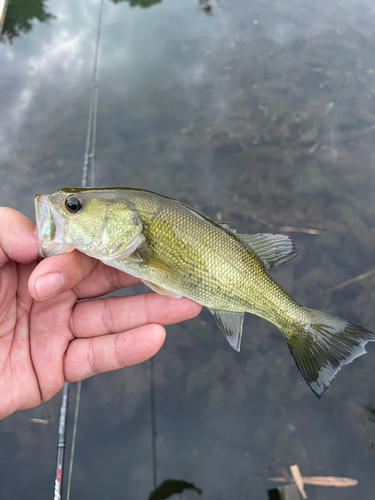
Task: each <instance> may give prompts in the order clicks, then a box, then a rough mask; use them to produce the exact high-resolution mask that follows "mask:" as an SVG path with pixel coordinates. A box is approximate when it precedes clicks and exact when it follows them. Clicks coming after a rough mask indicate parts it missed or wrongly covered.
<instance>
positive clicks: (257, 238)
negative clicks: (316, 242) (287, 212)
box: [237, 233, 298, 269]
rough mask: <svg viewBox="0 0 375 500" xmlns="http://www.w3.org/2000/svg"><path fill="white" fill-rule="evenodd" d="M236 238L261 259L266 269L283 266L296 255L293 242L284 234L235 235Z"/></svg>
mask: <svg viewBox="0 0 375 500" xmlns="http://www.w3.org/2000/svg"><path fill="white" fill-rule="evenodd" d="M237 237H238V238H240V240H241V241H242V242H243V243H245V245H247V246H248V247H250V249H251V250H253V251H254V252H255V253H256V254H257V256H258V257H259V258H260V259H262V261H263V262H264V264H265V266H266V268H267V269H269V268H271V267H276V266H278V265H280V264H284V262H288V261H289V260H291V259H293V258H294V257H296V256H297V255H298V251H297V247H296V245H295V243H294V241H293V240H292V239H291V238H289V236H286V235H285V234H271V233H258V234H237Z"/></svg>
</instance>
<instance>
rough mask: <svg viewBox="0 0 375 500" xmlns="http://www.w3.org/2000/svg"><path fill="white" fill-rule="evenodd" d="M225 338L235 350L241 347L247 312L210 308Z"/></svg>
mask: <svg viewBox="0 0 375 500" xmlns="http://www.w3.org/2000/svg"><path fill="white" fill-rule="evenodd" d="M209 311H210V312H211V313H212V315H213V317H214V318H215V321H216V323H217V325H218V326H219V328H220V329H221V330H222V332H223V333H224V335H225V338H226V339H227V341H228V342H229V344H230V345H231V346H232V347H233V349H234V350H235V351H239V350H240V347H241V337H242V326H243V319H244V315H245V313H236V312H227V311H217V310H216V309H209Z"/></svg>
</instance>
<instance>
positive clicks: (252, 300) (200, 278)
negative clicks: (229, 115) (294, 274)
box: [35, 187, 375, 398]
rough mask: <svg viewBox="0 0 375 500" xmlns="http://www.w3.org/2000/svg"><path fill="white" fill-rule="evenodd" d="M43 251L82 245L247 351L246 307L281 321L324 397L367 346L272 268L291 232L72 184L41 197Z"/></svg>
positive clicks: (149, 195) (169, 201)
mask: <svg viewBox="0 0 375 500" xmlns="http://www.w3.org/2000/svg"><path fill="white" fill-rule="evenodd" d="M35 210H36V222H37V234H38V238H39V253H40V256H41V257H42V258H45V257H48V256H51V255H57V254H60V253H64V252H70V251H72V250H74V249H77V250H79V251H80V252H83V253H85V254H87V255H89V256H90V257H94V258H96V259H98V260H100V261H102V262H103V263H104V264H106V265H108V266H112V267H114V268H116V269H119V270H120V271H124V272H126V273H128V274H130V275H132V276H135V277H137V278H139V279H140V280H141V281H143V283H145V284H146V285H148V286H149V287H150V288H151V289H152V290H154V291H155V292H158V293H160V294H162V295H167V296H169V297H174V298H179V297H187V298H189V299H192V300H193V301H195V302H197V303H199V304H201V305H202V306H205V307H207V308H208V309H209V311H210V312H211V313H212V315H213V317H214V318H215V320H216V323H217V325H218V326H219V328H220V329H221V330H222V331H223V333H224V335H225V337H226V339H227V340H228V342H229V344H230V345H231V346H232V347H233V349H235V350H236V351H239V350H240V346H241V339H242V331H243V321H244V314H245V313H251V314H255V315H257V316H260V317H261V318H264V319H266V320H268V321H270V322H271V323H273V324H274V325H275V326H276V327H277V328H279V330H280V331H281V333H282V334H283V335H284V338H285V340H286V343H287V346H288V348H289V351H290V353H291V354H292V356H293V358H294V360H295V362H296V365H297V367H298V369H299V371H300V372H301V374H302V376H303V378H304V379H305V381H306V383H307V384H308V386H309V387H310V389H311V390H312V392H313V393H314V394H315V395H316V396H317V397H318V398H321V397H322V395H323V394H324V393H325V391H326V390H327V389H328V387H329V386H330V385H331V383H332V381H333V379H334V378H335V376H336V374H337V372H338V371H339V370H340V369H341V368H342V367H343V366H345V365H347V364H348V363H351V362H352V361H353V360H354V359H355V358H357V357H359V356H361V355H363V354H365V353H366V350H365V345H366V344H367V342H374V341H375V334H374V333H373V332H371V331H370V330H368V329H366V328H364V327H362V326H360V325H358V324H356V323H352V322H349V321H346V320H345V319H341V318H338V317H336V316H332V315H330V314H327V313H325V312H321V311H317V310H314V309H309V308H307V307H305V306H303V305H301V304H299V303H298V302H297V301H296V300H294V299H293V297H292V296H291V295H289V293H288V292H286V291H285V290H284V289H283V288H282V287H281V286H280V285H279V284H278V283H277V282H276V281H275V280H274V279H273V277H272V276H271V275H270V273H269V270H270V269H271V268H273V267H276V266H278V265H280V264H283V263H286V262H288V261H290V260H291V259H293V258H294V257H295V256H296V255H297V253H298V252H297V248H296V245H295V243H294V242H293V240H292V239H291V238H289V237H288V236H287V235H283V234H271V233H258V234H239V233H237V232H236V231H235V230H234V229H231V228H230V227H229V225H228V224H227V223H225V222H222V221H218V220H215V219H214V218H212V217H209V216H207V215H205V214H203V213H202V212H201V211H199V210H197V209H195V208H192V207H189V206H188V205H186V204H184V203H182V202H180V201H178V200H175V199H173V198H169V197H166V196H163V195H160V194H157V193H154V192H152V191H147V190H143V189H134V188H128V187H123V188H118V187H108V188H75V187H73V188H63V189H60V190H58V191H56V192H54V193H52V194H38V195H36V197H35Z"/></svg>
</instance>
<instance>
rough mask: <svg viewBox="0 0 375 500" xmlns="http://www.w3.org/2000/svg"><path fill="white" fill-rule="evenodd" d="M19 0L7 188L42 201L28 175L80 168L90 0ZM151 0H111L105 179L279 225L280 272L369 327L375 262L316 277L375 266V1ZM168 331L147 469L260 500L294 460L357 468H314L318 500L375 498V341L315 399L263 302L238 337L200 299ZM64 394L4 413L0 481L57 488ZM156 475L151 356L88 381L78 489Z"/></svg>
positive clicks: (13, 495) (1, 185)
mask: <svg viewBox="0 0 375 500" xmlns="http://www.w3.org/2000/svg"><path fill="white" fill-rule="evenodd" d="M14 4H16V2H14ZM27 4H28V5H29V6H32V7H33V6H34V7H35V9H36V10H35V12H34V13H33V12H28V13H27V16H29V19H31V21H30V26H29V29H28V25H27V23H26V24H25V21H24V20H23V21H22V22H23V24H17V23H16V21H15V22H14V23H15V26H16V28H17V26H18V28H17V29H18V31H17V29H13V31H11V30H9V31H8V35H7V32H5V34H4V36H3V43H2V44H0V68H1V76H0V117H1V118H0V120H1V122H0V163H1V169H0V200H1V203H2V204H3V205H7V206H11V207H13V208H15V209H17V210H20V211H21V212H23V213H24V214H26V215H28V216H29V217H30V218H34V215H33V196H34V194H35V193H38V192H51V191H53V190H55V189H58V188H60V187H63V186H69V185H70V186H72V185H75V186H76V185H79V184H80V182H81V172H82V163H83V153H84V148H85V139H86V129H87V117H88V108H89V96H90V86H91V77H92V69H93V58H94V48H95V37H96V29H97V19H98V11H99V2H98V1H96V0H95V1H94V0H92V1H81V0H80V1H77V0H74V1H73V0H68V1H66V2H63V3H62V2H58V1H57V0H49V1H44V2H41V1H38V0H35V2H27ZM132 4H134V5H133V6H132ZM146 4H148V7H147V8H142V7H141V5H138V4H136V2H134V1H132V2H128V1H122V2H121V1H120V2H113V1H110V0H106V1H105V6H104V19H103V29H102V43H101V61H100V87H99V95H98V119H97V144H96V177H95V183H96V185H97V186H100V185H119V186H121V185H125V186H132V187H137V188H141V187H142V188H145V189H151V190H154V191H157V192H160V193H162V194H164V195H167V196H172V197H175V198H178V199H180V200H182V201H184V202H186V203H189V204H190V205H192V206H195V207H198V208H200V209H202V210H204V211H205V212H207V213H208V214H211V215H214V216H217V217H219V218H221V219H223V220H229V221H231V226H232V227H236V228H237V229H238V230H239V231H240V232H250V233H254V232H259V231H261V232H270V231H272V232H278V231H281V232H286V233H287V234H290V235H291V236H292V237H293V238H294V239H295V241H296V243H297V246H298V249H299V251H300V256H299V257H297V258H296V259H295V260H294V261H292V262H290V263H288V264H286V265H285V266H281V267H280V268H279V269H276V270H275V271H273V275H274V276H275V277H276V279H277V280H278V281H279V282H280V284H282V286H283V287H284V288H286V289H287V290H288V291H289V292H290V293H291V294H292V295H293V296H294V297H295V298H296V299H297V300H299V301H300V302H302V303H303V304H306V305H308V306H309V307H314V308H318V309H324V310H325V311H327V312H330V313H333V314H335V315H339V316H343V317H345V318H347V319H350V320H352V321H356V322H360V323H362V324H363V325H365V326H367V327H369V328H370V329H374V328H375V313H374V307H373V300H374V295H375V285H374V281H373V280H372V277H371V276H370V277H369V278H367V279H364V280H360V281H358V282H356V283H353V284H351V285H350V286H347V287H344V288H342V289H340V290H337V291H334V292H331V293H326V291H327V290H329V289H330V288H331V287H333V286H335V285H337V284H339V283H342V282H344V281H345V280H348V279H350V278H353V277H355V276H358V275H361V274H363V273H365V272H367V271H369V270H371V269H373V268H374V267H375V265H374V243H375V222H374V221H375V208H374V201H375V200H374V192H375V191H374V188H375V183H374V181H375V177H374V159H375V154H374V147H373V144H374V140H375V127H374V123H375V38H374V32H375V3H374V2H373V1H372V0H369V1H367V2H366V1H354V0H341V1H339V0H333V1H331V2H329V4H328V5H327V2H323V1H317V2H314V3H313V4H312V3H311V2H308V1H306V0H302V1H294V0H289V1H287V0H282V1H279V2H276V1H272V0H263V1H261V0H259V1H255V0H251V1H249V0H247V1H245V0H232V1H221V2H216V1H212V2H210V3H202V2H201V5H199V3H198V2H197V1H194V0H181V1H179V2H176V1H173V0H163V1H161V2H158V3H156V2H154V3H152V2H148V3H147V2H144V6H145V7H146ZM25 6H26V2H25V1H24V2H21V3H20V8H21V12H24V11H23V10H22V9H23V8H25ZM202 7H204V8H202ZM11 8H12V5H10V7H9V11H8V13H9V15H10V14H11ZM12 15H13V14H12ZM27 16H26V17H27ZM20 26H21V27H20ZM22 26H23V28H22ZM25 26H26V28H25ZM5 28H6V25H5ZM21 28H22V29H21ZM311 230H312V231H311ZM143 291H145V289H144V290H143ZM167 332H168V336H167V341H166V343H165V345H164V347H163V348H162V350H161V351H160V352H159V353H158V354H157V356H156V357H155V377H156V422H157V454H158V482H159V483H161V482H162V481H164V480H166V479H183V480H185V481H188V482H191V483H194V484H195V485H196V486H197V487H199V488H201V489H202V490H203V493H202V498H204V499H207V500H224V499H234V498H235V499H238V500H245V499H246V500H247V499H252V498H254V499H262V498H267V493H266V492H267V489H268V488H270V487H272V483H270V482H269V481H268V478H269V477H272V476H280V475H282V474H283V472H284V471H285V470H288V468H289V466H290V465H291V464H294V463H298V464H299V466H300V468H301V471H302V473H303V474H304V475H307V476H311V475H336V476H346V477H352V478H355V479H358V481H359V484H358V486H357V487H356V488H355V489H351V488H346V489H341V490H340V489H337V490H335V489H331V488H323V487H321V488H318V487H314V486H307V487H306V490H307V493H308V495H309V498H312V499H316V500H339V499H340V500H343V499H345V498H347V499H349V498H354V497H355V498H357V499H361V500H367V499H368V500H370V499H372V498H373V491H374V486H375V485H374V476H373V470H374V465H375V449H374V443H375V424H374V421H373V419H371V415H372V414H371V412H369V411H366V410H365V409H364V408H363V407H362V406H361V405H362V404H364V405H370V406H371V405H373V406H374V405H375V394H374V389H373V383H372V382H373V379H374V377H375V349H374V347H373V346H371V345H370V346H369V348H368V351H369V354H368V355H367V356H365V357H362V358H360V359H359V360H356V361H355V362H354V363H353V364H351V365H350V366H348V367H346V368H345V369H344V370H343V371H342V372H340V373H339V376H338V378H337V380H336V381H335V382H334V384H333V386H332V387H331V389H330V390H329V391H328V393H327V394H326V395H325V397H324V398H323V399H322V400H320V401H319V400H317V399H316V398H315V397H314V396H313V394H312V393H311V392H310V390H309V388H308V387H307V386H306V384H305V383H304V381H303V380H302V378H301V376H300V374H299V372H298V370H297V368H296V366H295V364H294V362H293V360H292V358H291V356H290V354H289V352H288V349H287V347H286V345H285V342H284V339H283V338H282V336H281V334H280V333H279V332H278V330H277V329H276V328H275V327H274V326H273V325H271V324H269V323H267V322H265V321H264V320H260V319H258V318H255V317H251V316H250V315H246V319H245V328H244V337H243V344H242V350H241V353H235V352H234V351H232V350H231V348H230V347H229V346H228V344H227V342H226V340H225V339H224V336H223V335H222V334H221V332H220V331H219V330H218V328H217V327H216V325H215V323H214V320H213V318H212V317H211V315H210V313H209V312H208V311H207V310H205V311H203V313H202V314H201V315H200V316H199V317H198V318H196V319H194V320H191V321H189V322H185V323H183V324H181V325H175V326H170V327H168V328H167ZM73 392H74V388H73ZM60 399H61V397H60V395H57V396H56V397H55V398H53V400H51V401H50V402H47V403H45V404H43V405H42V406H40V407H38V408H36V409H33V410H29V411H24V412H18V413H16V414H14V415H12V416H10V417H8V418H7V419H5V420H3V421H2V422H0V498H4V499H11V500H13V499H20V498H25V497H27V498H29V499H31V500H32V499H37V500H44V499H47V498H51V497H52V489H53V481H54V467H55V453H56V441H57V419H58V411H59V404H60ZM33 418H39V419H44V420H46V421H48V423H47V424H46V425H42V424H40V423H35V422H32V421H31V419H33ZM72 420H73V418H72V415H70V418H69V422H70V425H71V422H72ZM152 488H153V479H152V456H151V416H150V389H149V365H148V363H144V364H142V365H139V366H135V367H130V368H126V369H123V370H120V371H118V372H113V373H108V374H103V375H98V376H96V377H94V378H92V379H90V380H87V381H85V382H84V383H83V389H82V400H81V409H80V419H79V427H78V436H77V445H76V459H75V465H74V476H73V484H72V498H80V499H86V498H87V499H90V500H95V499H103V498H106V499H109V500H112V499H116V500H117V499H132V500H145V499H147V498H148V495H149V493H150V492H151V490H152ZM175 498H180V499H193V498H197V493H196V492H194V491H193V490H186V491H185V492H183V493H180V494H179V496H176V497H175Z"/></svg>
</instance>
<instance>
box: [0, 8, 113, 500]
mask: <svg viewBox="0 0 375 500" xmlns="http://www.w3.org/2000/svg"><path fill="white" fill-rule="evenodd" d="M0 2H1V0H0ZM103 7H104V0H100V8H99V17H98V29H97V33H96V45H95V56H94V69H93V76H92V83H91V92H90V104H89V117H88V124H87V135H86V147H85V154H84V161H83V169H82V187H87V180H88V173H89V170H90V171H91V179H90V183H91V185H93V184H94V175H95V173H94V168H95V145H96V120H97V103H98V86H99V56H100V39H101V30H102V22H103ZM81 384H82V383H81V381H79V382H78V383H77V393H76V402H75V413H74V424H73V434H72V446H71V453H70V463H69V476H68V485H67V495H66V498H67V500H69V498H70V488H71V482H72V473H73V462H74V451H75V442H76V436H77V426H78V413H79V403H80V396H81ZM69 390H70V383H69V382H66V383H65V385H64V388H63V394H62V402H61V408H60V420H59V430H58V442H57V460H56V475H55V490H54V500H61V498H62V496H61V495H62V484H63V477H64V458H65V448H66V425H67V420H68V405H69Z"/></svg>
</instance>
